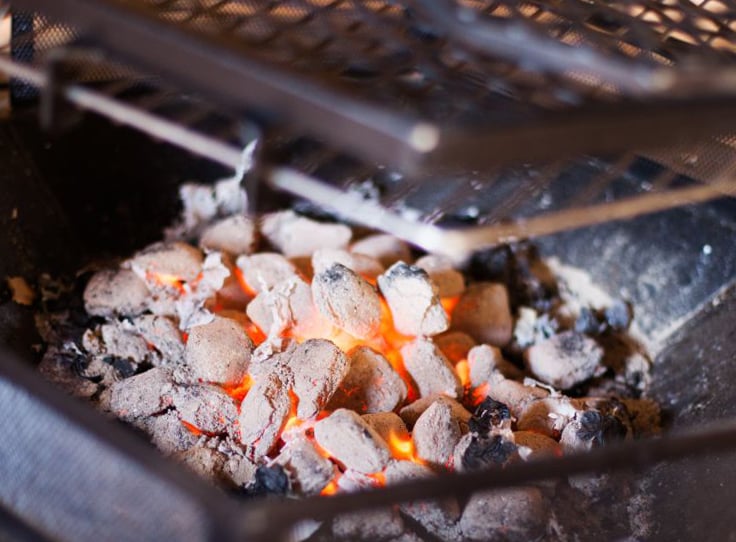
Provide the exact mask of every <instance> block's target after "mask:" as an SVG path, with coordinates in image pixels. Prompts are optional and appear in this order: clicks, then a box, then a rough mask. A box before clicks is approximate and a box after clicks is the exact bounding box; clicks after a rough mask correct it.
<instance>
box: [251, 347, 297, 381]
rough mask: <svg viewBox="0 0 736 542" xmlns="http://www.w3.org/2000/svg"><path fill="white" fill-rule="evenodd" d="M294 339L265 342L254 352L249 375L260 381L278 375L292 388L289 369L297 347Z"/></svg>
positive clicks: (291, 377)
mask: <svg viewBox="0 0 736 542" xmlns="http://www.w3.org/2000/svg"><path fill="white" fill-rule="evenodd" d="M297 344H298V343H297V342H296V341H294V340H292V339H280V340H273V341H268V340H267V341H264V342H262V343H261V344H260V345H258V347H257V348H256V349H255V350H253V355H252V356H251V359H250V364H249V365H248V374H250V376H252V377H253V378H254V379H256V380H258V379H259V378H260V377H262V376H265V375H268V374H271V373H277V374H278V375H279V376H280V378H281V379H282V380H283V381H284V383H285V384H286V385H288V386H289V387H291V383H292V380H293V376H292V374H291V369H290V368H289V367H288V365H289V359H290V355H291V352H292V351H293V350H294V348H296V347H297Z"/></svg>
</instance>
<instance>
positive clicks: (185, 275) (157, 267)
mask: <svg viewBox="0 0 736 542" xmlns="http://www.w3.org/2000/svg"><path fill="white" fill-rule="evenodd" d="M203 262H204V256H203V255H202V251H200V250H199V249H197V248H195V247H193V246H192V245H190V244H188V243H183V242H179V241H176V242H172V243H155V244H153V245H150V246H148V247H146V248H145V249H143V250H141V251H140V252H137V253H136V254H135V255H134V256H133V257H132V258H130V259H129V260H127V261H126V262H125V263H124V264H123V266H124V267H125V268H129V269H132V270H133V271H134V272H136V273H137V274H138V276H140V277H141V278H145V277H146V276H147V275H148V274H150V273H155V274H160V275H166V276H169V277H176V278H177V279H179V280H181V281H184V282H192V281H194V280H195V279H196V278H197V276H198V275H199V273H200V272H201V271H202V263H203Z"/></svg>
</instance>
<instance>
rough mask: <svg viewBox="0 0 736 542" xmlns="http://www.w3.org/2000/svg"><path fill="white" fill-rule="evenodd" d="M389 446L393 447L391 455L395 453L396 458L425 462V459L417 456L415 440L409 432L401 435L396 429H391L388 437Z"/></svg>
mask: <svg viewBox="0 0 736 542" xmlns="http://www.w3.org/2000/svg"><path fill="white" fill-rule="evenodd" d="M388 446H389V448H390V449H391V455H393V456H394V458H395V459H400V460H402V459H403V460H407V461H414V462H415V463H423V461H422V460H421V459H419V458H418V457H417V456H416V453H415V452H416V451H415V450H414V441H413V440H412V438H411V437H410V436H409V435H408V434H407V435H399V434H397V433H395V432H394V431H391V433H390V434H389V437H388Z"/></svg>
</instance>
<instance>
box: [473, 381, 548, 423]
mask: <svg viewBox="0 0 736 542" xmlns="http://www.w3.org/2000/svg"><path fill="white" fill-rule="evenodd" d="M489 384H490V385H489V387H488V394H487V395H488V397H490V398H492V399H494V400H496V401H498V402H499V403H503V404H504V405H506V406H507V407H508V408H509V411H510V412H511V415H512V416H513V417H514V418H516V419H519V417H520V416H521V415H522V413H523V412H524V409H525V408H526V406H527V405H528V404H529V403H531V402H533V401H536V400H538V399H543V398H545V397H547V396H549V391H547V390H544V389H542V388H538V387H536V386H526V385H524V384H522V383H521V382H517V381H515V380H510V379H508V378H504V377H503V376H502V375H500V374H499V375H495V376H493V377H492V378H491V380H490V381H489Z"/></svg>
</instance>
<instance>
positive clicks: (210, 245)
mask: <svg viewBox="0 0 736 542" xmlns="http://www.w3.org/2000/svg"><path fill="white" fill-rule="evenodd" d="M256 242H257V231H256V226H255V224H254V223H253V221H252V220H251V219H250V218H248V217H247V216H245V215H241V214H237V215H233V216H229V217H227V218H223V219H221V220H218V221H216V222H214V223H212V224H211V225H209V226H208V227H207V228H205V229H204V231H203V232H202V235H201V236H200V237H199V246H200V247H201V248H203V249H206V250H210V251H213V250H219V251H222V252H227V253H228V254H232V255H233V256H238V255H241V254H250V253H252V252H253V250H254V249H255V247H256Z"/></svg>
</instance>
